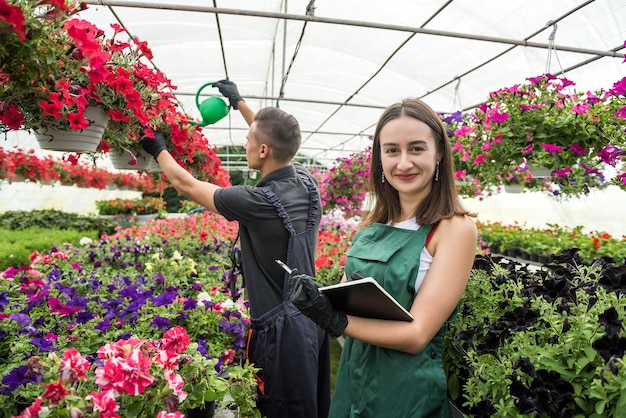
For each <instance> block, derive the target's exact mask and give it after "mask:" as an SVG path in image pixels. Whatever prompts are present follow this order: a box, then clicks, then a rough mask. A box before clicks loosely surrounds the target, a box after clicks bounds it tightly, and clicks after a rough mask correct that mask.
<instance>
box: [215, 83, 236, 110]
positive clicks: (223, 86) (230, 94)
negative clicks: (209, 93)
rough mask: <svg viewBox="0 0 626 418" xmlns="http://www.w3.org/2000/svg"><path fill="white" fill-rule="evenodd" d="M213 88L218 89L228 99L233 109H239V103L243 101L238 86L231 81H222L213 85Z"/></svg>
mask: <svg viewBox="0 0 626 418" xmlns="http://www.w3.org/2000/svg"><path fill="white" fill-rule="evenodd" d="M213 87H217V88H218V89H219V91H220V93H222V96H224V97H227V98H228V101H229V102H230V105H231V106H232V108H233V109H235V110H236V109H237V103H238V102H239V101H240V100H243V98H242V97H241V95H240V94H239V90H237V85H236V84H235V83H233V82H232V81H230V80H220V81H216V82H215V83H213Z"/></svg>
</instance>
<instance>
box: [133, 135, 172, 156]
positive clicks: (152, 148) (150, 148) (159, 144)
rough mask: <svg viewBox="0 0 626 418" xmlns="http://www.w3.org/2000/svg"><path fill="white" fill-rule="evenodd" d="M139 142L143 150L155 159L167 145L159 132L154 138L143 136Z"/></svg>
mask: <svg viewBox="0 0 626 418" xmlns="http://www.w3.org/2000/svg"><path fill="white" fill-rule="evenodd" d="M139 143H140V144H141V148H143V150H144V151H145V152H147V153H148V154H150V155H152V156H153V157H154V160H155V161H156V159H157V157H158V156H159V154H160V153H161V151H166V150H167V147H166V146H165V137H164V136H163V134H162V133H161V132H157V133H156V135H155V137H154V139H152V138H148V137H147V136H144V137H143V138H142V139H141V141H139Z"/></svg>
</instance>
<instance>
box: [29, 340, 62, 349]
mask: <svg viewBox="0 0 626 418" xmlns="http://www.w3.org/2000/svg"><path fill="white" fill-rule="evenodd" d="M31 343H32V344H33V345H35V346H37V348H39V351H57V348H56V347H55V346H54V345H53V344H52V341H48V340H46V339H45V338H33V339H32V340H31Z"/></svg>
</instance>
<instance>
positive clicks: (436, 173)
mask: <svg viewBox="0 0 626 418" xmlns="http://www.w3.org/2000/svg"><path fill="white" fill-rule="evenodd" d="M435 181H439V163H437V166H436V167H435Z"/></svg>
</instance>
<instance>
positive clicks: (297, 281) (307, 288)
mask: <svg viewBox="0 0 626 418" xmlns="http://www.w3.org/2000/svg"><path fill="white" fill-rule="evenodd" d="M289 285H290V286H291V296H290V298H291V302H292V303H293V304H294V305H295V306H296V308H298V309H299V310H300V312H302V313H303V314H304V315H306V316H308V317H309V318H311V319H312V320H313V322H315V323H316V324H317V325H319V326H320V328H322V329H323V330H324V331H326V332H327V333H328V335H330V336H331V337H333V338H337V337H339V336H340V335H341V334H343V331H344V330H345V329H346V327H347V326H348V318H347V316H346V314H345V313H343V312H339V311H335V310H334V309H333V307H332V306H331V304H330V300H328V297H327V296H326V295H324V294H323V293H321V292H320V291H319V290H318V289H319V287H321V286H320V285H319V283H317V282H316V281H315V279H314V278H313V277H311V276H309V275H306V274H298V272H297V271H294V272H293V273H292V274H291V276H289Z"/></svg>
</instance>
